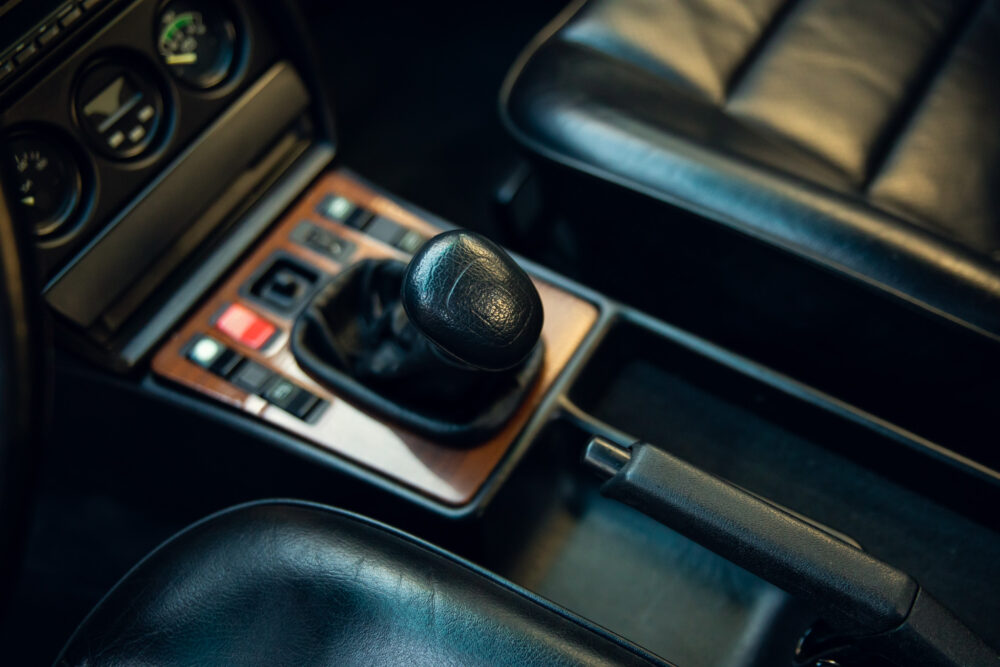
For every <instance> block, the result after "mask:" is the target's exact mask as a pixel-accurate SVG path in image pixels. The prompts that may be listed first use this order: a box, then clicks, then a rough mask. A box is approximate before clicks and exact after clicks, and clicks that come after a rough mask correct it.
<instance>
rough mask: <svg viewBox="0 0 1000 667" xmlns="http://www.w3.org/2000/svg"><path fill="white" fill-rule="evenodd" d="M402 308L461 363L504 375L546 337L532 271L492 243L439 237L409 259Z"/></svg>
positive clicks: (458, 235) (465, 236) (460, 235)
mask: <svg viewBox="0 0 1000 667" xmlns="http://www.w3.org/2000/svg"><path fill="white" fill-rule="evenodd" d="M403 307H404V308H406V314H407V315H408V316H409V317H410V321H411V322H413V324H414V325H415V326H416V327H417V328H418V329H420V331H421V332H422V333H423V334H424V335H425V336H427V337H428V338H429V339H430V340H432V341H433V342H434V343H435V344H437V345H438V346H440V347H441V348H442V349H443V350H445V351H446V352H447V353H448V354H450V355H451V356H453V357H454V358H456V359H458V360H460V361H462V362H464V363H466V364H468V365H470V366H473V367H475V368H481V369H483V370H489V371H502V370H507V369H508V368H513V367H514V366H516V365H518V364H519V363H521V362H522V361H524V360H525V359H526V358H527V357H528V355H529V354H531V351H532V350H533V349H535V346H536V344H537V343H538V337H539V336H540V335H541V332H542V320H543V313H542V300H541V298H540V297H539V296H538V290H536V289H535V286H534V284H532V282H531V279H530V278H529V277H528V274H527V273H525V272H524V269H522V268H521V267H520V266H518V265H517V262H515V261H514V260H513V259H511V257H510V255H508V254H507V253H506V252H504V250H503V249H502V248H500V247H499V246H497V245H496V244H494V243H492V242H491V241H490V240H489V239H486V238H485V237H483V236H480V235H478V234H473V233H470V232H465V231H452V232H445V233H444V234H438V235H437V236H435V237H434V238H433V239H431V240H430V241H429V242H427V243H426V244H424V246H423V248H421V249H420V252H418V253H417V254H416V256H415V257H414V258H413V259H412V260H411V261H410V265H409V266H408V267H407V270H406V275H405V276H404V278H403Z"/></svg>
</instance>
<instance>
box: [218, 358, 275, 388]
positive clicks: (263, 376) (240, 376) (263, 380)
mask: <svg viewBox="0 0 1000 667" xmlns="http://www.w3.org/2000/svg"><path fill="white" fill-rule="evenodd" d="M272 378H274V373H272V372H271V371H269V370H267V369H266V368H264V367H263V366H261V365H260V364H258V363H256V362H253V361H250V360H249V359H248V360H246V361H244V362H243V363H242V364H240V367H239V368H237V369H236V372H234V373H233V374H232V375H231V376H230V378H229V381H230V382H232V383H233V384H234V385H236V386H237V387H239V388H240V389H242V390H243V391H246V392H249V393H251V394H260V393H261V392H263V391H264V388H265V387H266V386H267V384H268V383H269V382H270V381H271V379H272Z"/></svg>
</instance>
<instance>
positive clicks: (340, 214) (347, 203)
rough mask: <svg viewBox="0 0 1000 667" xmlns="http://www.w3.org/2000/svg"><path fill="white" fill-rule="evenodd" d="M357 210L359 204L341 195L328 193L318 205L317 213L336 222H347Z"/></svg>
mask: <svg viewBox="0 0 1000 667" xmlns="http://www.w3.org/2000/svg"><path fill="white" fill-rule="evenodd" d="M357 210H358V206H357V204H355V203H354V202H352V201H351V200H350V199H347V198H346V197H341V196H339V195H327V196H326V197H324V198H323V201H321V202H320V203H319V205H318V206H317V207H316V212H317V213H319V214H320V215H321V216H323V217H324V218H326V219H327V220H333V221H334V222H347V219H348V218H350V217H351V216H352V215H354V213H355V211H357Z"/></svg>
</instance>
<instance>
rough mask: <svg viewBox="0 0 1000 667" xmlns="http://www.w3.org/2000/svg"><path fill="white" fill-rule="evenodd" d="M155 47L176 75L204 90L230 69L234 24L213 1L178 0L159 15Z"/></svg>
mask: <svg viewBox="0 0 1000 667" xmlns="http://www.w3.org/2000/svg"><path fill="white" fill-rule="evenodd" d="M157 48H158V50H159V52H160V57H161V58H163V62H164V64H165V65H166V66H167V67H168V68H169V69H170V71H171V72H172V73H173V75H174V76H175V77H177V78H178V79H179V80H181V81H183V82H184V83H186V84H188V85H189V86H192V87H194V88H199V89H202V90H204V89H207V88H211V87H213V86H217V85H218V84H220V83H222V82H223V81H225V79H226V77H228V76H229V73H230V72H231V71H232V69H233V64H234V62H235V59H236V26H235V24H234V23H233V21H232V20H231V19H230V18H229V17H228V16H227V15H226V14H225V13H224V12H223V10H222V9H221V8H220V7H219V6H218V5H216V4H215V3H214V2H210V1H208V0H202V1H201V2H199V1H197V0H177V1H176V2H170V3H168V4H167V5H166V6H165V7H164V8H163V11H162V13H161V14H160V22H159V32H158V36H157Z"/></svg>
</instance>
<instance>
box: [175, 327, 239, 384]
mask: <svg viewBox="0 0 1000 667" xmlns="http://www.w3.org/2000/svg"><path fill="white" fill-rule="evenodd" d="M185 356H186V357H187V358H188V360H189V361H191V362H193V363H195V364H198V365H199V366H201V367H202V368H204V369H206V370H209V371H211V372H213V373H215V374H216V375H220V376H222V377H225V376H226V375H227V374H229V372H230V371H231V370H232V369H233V368H234V367H235V366H236V365H237V364H238V363H240V362H241V361H242V360H243V357H241V356H240V355H238V354H236V353H235V352H233V351H232V350H230V349H229V348H228V347H226V346H225V345H223V344H222V343H220V342H219V341H217V340H215V339H214V338H212V337H211V336H198V337H196V338H195V339H194V340H193V341H192V342H191V343H190V344H189V345H188V347H187V352H186V354H185Z"/></svg>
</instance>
